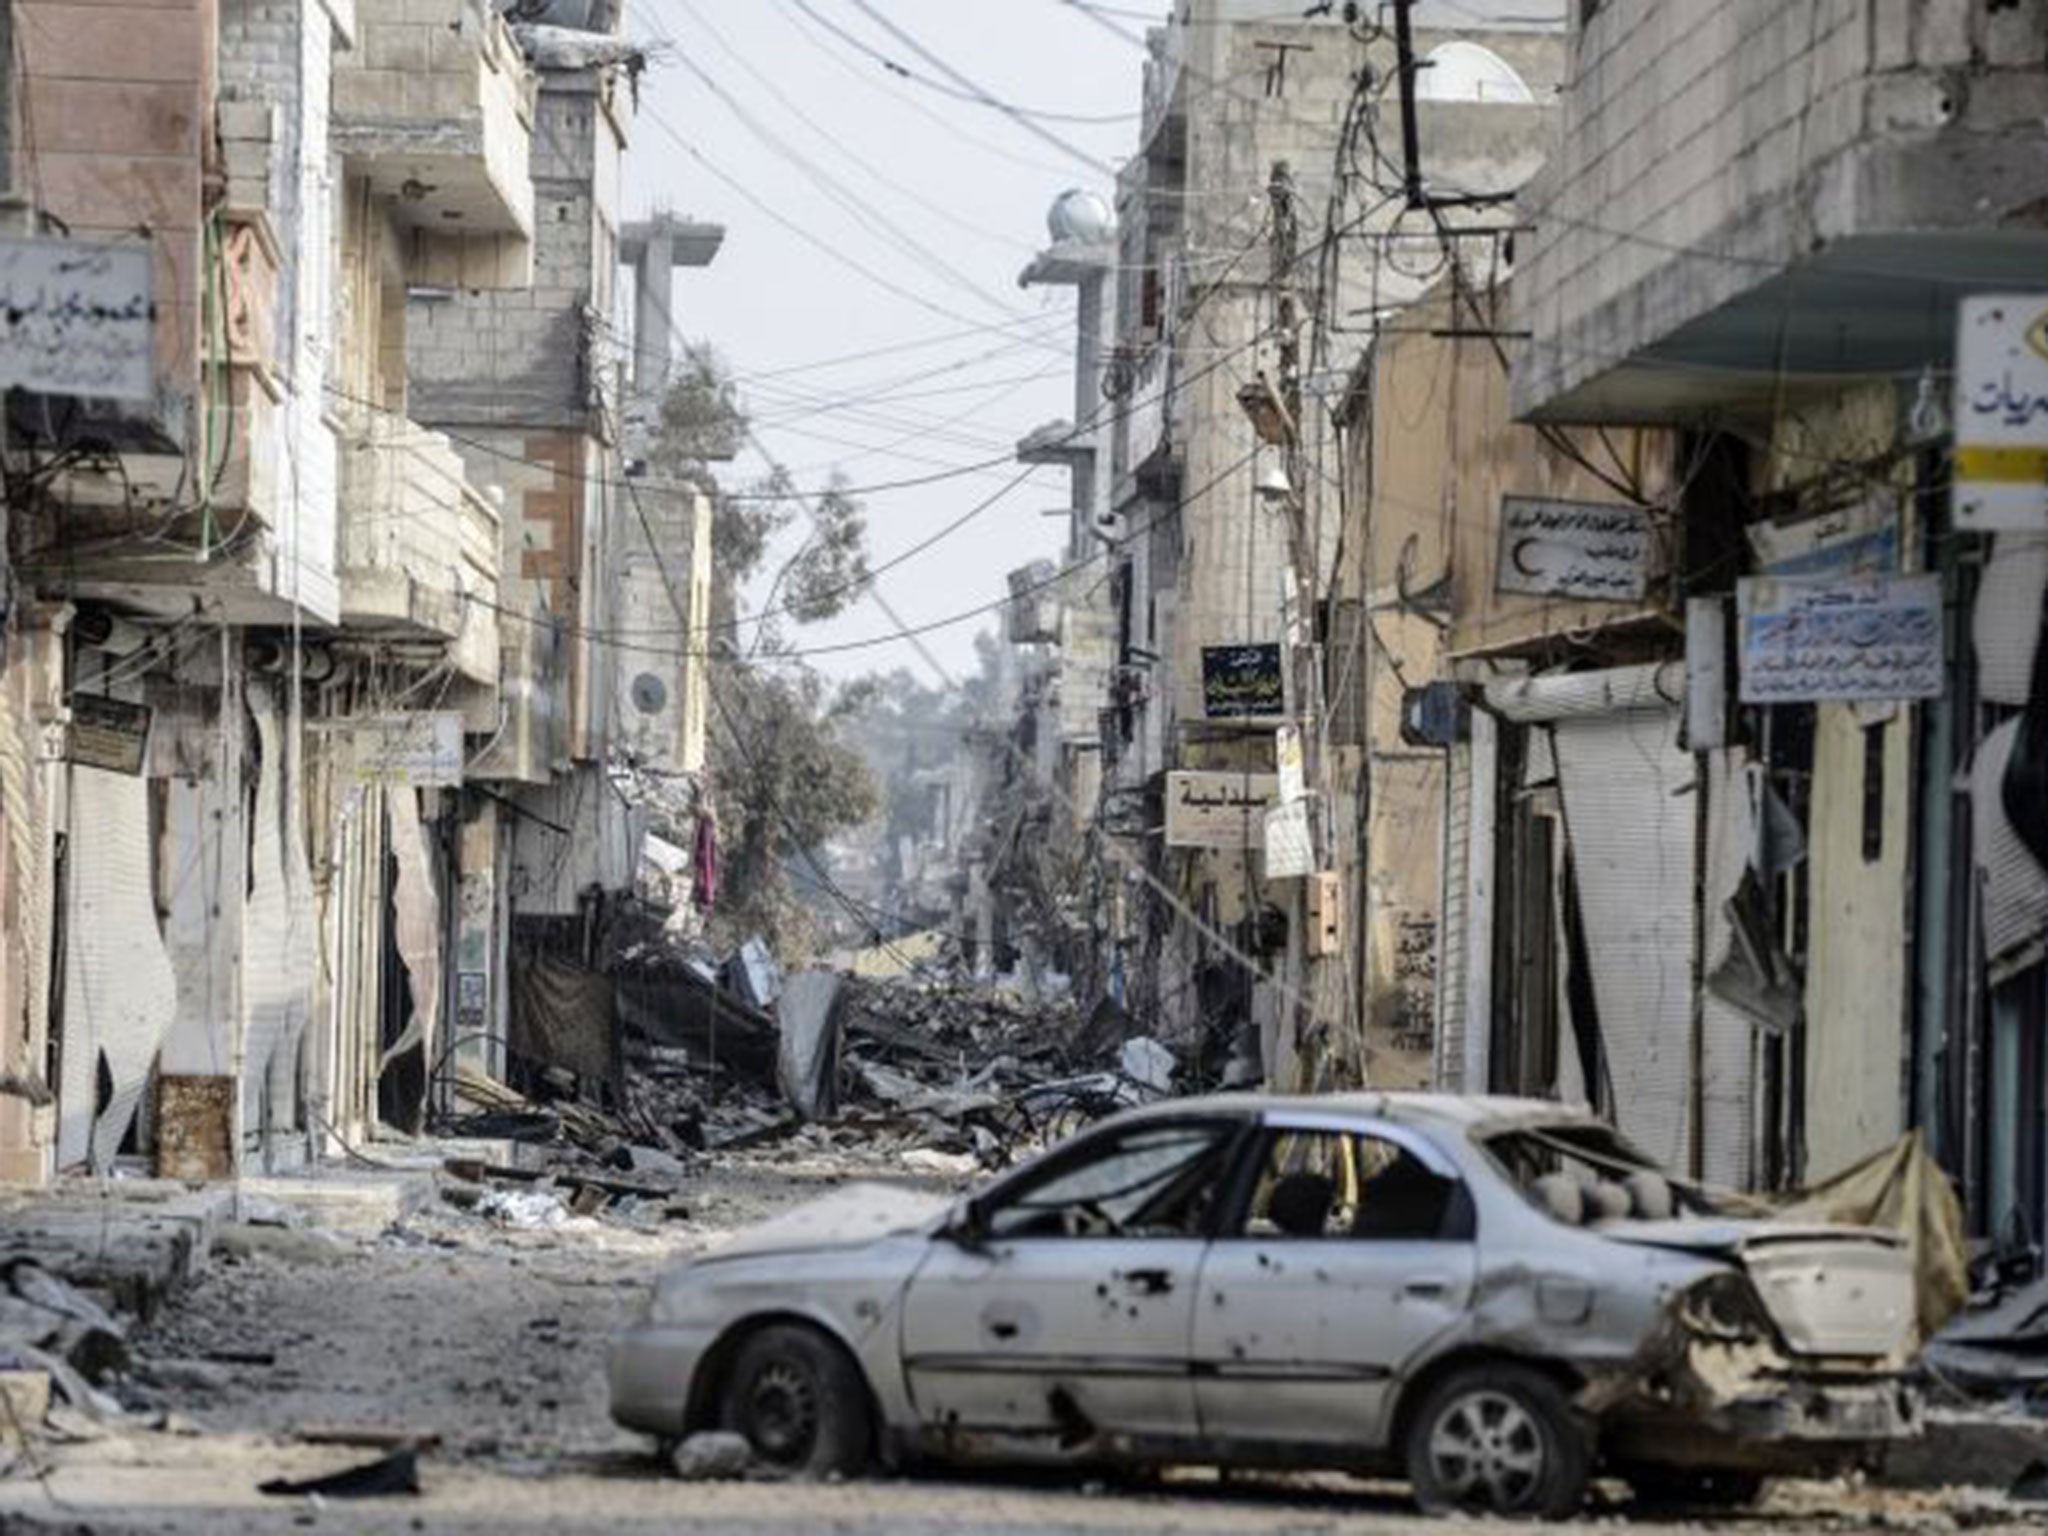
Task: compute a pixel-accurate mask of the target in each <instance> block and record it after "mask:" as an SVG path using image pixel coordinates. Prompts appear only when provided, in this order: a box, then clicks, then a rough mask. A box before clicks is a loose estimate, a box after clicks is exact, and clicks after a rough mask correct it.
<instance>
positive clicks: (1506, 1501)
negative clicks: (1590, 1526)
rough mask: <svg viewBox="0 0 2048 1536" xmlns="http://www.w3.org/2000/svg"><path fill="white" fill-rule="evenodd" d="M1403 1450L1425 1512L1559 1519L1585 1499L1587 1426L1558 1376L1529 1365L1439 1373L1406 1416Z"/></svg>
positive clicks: (1475, 1367)
mask: <svg viewBox="0 0 2048 1536" xmlns="http://www.w3.org/2000/svg"><path fill="white" fill-rule="evenodd" d="M1403 1449H1404V1454H1405V1456H1406V1460H1407V1470H1408V1479H1409V1481H1410V1482H1411V1483H1413V1484H1414V1487H1415V1497H1416V1501H1417V1502H1418V1503H1420V1504H1421V1505H1422V1507H1423V1509H1424V1510H1426V1511H1427V1512H1429V1513H1430V1514H1449V1513H1452V1512H1455V1511H1479V1512H1485V1513H1489V1514H1495V1515H1508V1516H1523V1517H1534V1518H1538V1519H1545V1520H1561V1519H1563V1518H1565V1517H1566V1516H1568V1515H1570V1514H1573V1513H1574V1512H1576V1511H1577V1509H1578V1507H1579V1505H1580V1503H1581V1502H1582V1501H1583V1499H1584V1498H1585V1494H1586V1478H1587V1474H1588V1467H1589V1464H1590V1461H1591V1448H1590V1446H1589V1445H1588V1443H1587V1435H1586V1431H1585V1428H1584V1427H1583V1426H1582V1425H1581V1424H1580V1422H1579V1420H1578V1417H1577V1416H1576V1415H1575V1414H1574V1413H1573V1411H1572V1406H1571V1404H1570V1403H1569V1402H1568V1401H1567V1400H1566V1399H1565V1395H1564V1393H1563V1392H1562V1391H1560V1390H1559V1389H1558V1386H1557V1384H1556V1383H1555V1382H1553V1381H1551V1380H1550V1378H1548V1377H1547V1376H1544V1375H1543V1374H1542V1373H1541V1372H1538V1371H1533V1370H1530V1369H1529V1368H1528V1367H1526V1366H1520V1365H1514V1364H1510V1363H1508V1362H1501V1363H1499V1364H1494V1365H1484V1366H1467V1367H1465V1368H1463V1369H1461V1370H1457V1371H1454V1372H1452V1373H1451V1374H1450V1375H1448V1376H1446V1377H1445V1378H1444V1379H1443V1380H1442V1381H1440V1382H1438V1383H1437V1384H1436V1386H1435V1387H1434V1388H1433V1389H1432V1390H1431V1391H1430V1394H1429V1396H1428V1397H1427V1398H1425V1399H1424V1400H1423V1404H1422V1408H1421V1410H1420V1411H1419V1412H1418V1413H1417V1414H1416V1415H1415V1417H1414V1419H1413V1420H1411V1421H1410V1423H1409V1427H1408V1438H1407V1443H1406V1445H1405V1446H1404V1448H1403Z"/></svg>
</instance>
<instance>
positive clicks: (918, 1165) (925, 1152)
mask: <svg viewBox="0 0 2048 1536" xmlns="http://www.w3.org/2000/svg"><path fill="white" fill-rule="evenodd" d="M903 1166H904V1167H906V1168H908V1169H910V1170H911V1171H912V1172H913V1173H929V1174H934V1175H936V1176H938V1177H940V1178H946V1179H971V1178H973V1177H974V1176H975V1175H976V1174H978V1173H980V1172H981V1163H980V1160H979V1159H977V1158H973V1157H970V1156H968V1155H967V1154H965V1153H956V1152H934V1151H933V1150H932V1149H931V1148H930V1147H912V1148H911V1149H910V1150H909V1151H908V1152H905V1153H904V1154H903Z"/></svg>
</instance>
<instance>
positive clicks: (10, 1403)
mask: <svg viewBox="0 0 2048 1536" xmlns="http://www.w3.org/2000/svg"><path fill="white" fill-rule="evenodd" d="M49 1412H50V1373H49V1372H48V1371H10V1370H0V1445H5V1444H7V1443H8V1442H10V1441H16V1442H18V1441H20V1440H23V1439H25V1438H27V1436H28V1435H29V1434H31V1433H33V1432H34V1430H35V1427H36V1426H38V1425H40V1424H41V1423H42V1422H43V1420H44V1418H46V1417H47V1416H48V1414H49Z"/></svg>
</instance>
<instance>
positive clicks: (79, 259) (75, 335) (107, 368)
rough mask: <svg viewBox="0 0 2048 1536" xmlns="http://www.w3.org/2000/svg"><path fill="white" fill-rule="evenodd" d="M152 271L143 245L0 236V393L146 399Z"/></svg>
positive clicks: (150, 379)
mask: <svg viewBox="0 0 2048 1536" xmlns="http://www.w3.org/2000/svg"><path fill="white" fill-rule="evenodd" d="M155 273H156V264H155V257H154V256H153V255H152V253H151V251H150V248H149V247H148V246H146V245H93V244H88V243H86V242H84V241H80V240H55V239H39V240H24V239H12V238H0V386H5V387H7V388H9V389H29V390H34V391H36V392H37V393H39V394H47V395H80V396H85V397H87V398H91V399H99V400H149V399H152V398H154V397H155V394H156V369H155V363H154V345H153V342H154V332H155V321H156V306H155V304H154V303H153V301H152V298H151V290H152V287H153V284H154V281H155Z"/></svg>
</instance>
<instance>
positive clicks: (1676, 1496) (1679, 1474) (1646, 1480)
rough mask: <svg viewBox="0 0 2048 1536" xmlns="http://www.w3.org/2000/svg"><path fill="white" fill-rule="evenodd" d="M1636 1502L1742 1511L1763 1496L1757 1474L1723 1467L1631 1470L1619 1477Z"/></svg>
mask: <svg viewBox="0 0 2048 1536" xmlns="http://www.w3.org/2000/svg"><path fill="white" fill-rule="evenodd" d="M1622 1475H1623V1476H1624V1477H1626V1478H1627V1479H1628V1485H1629V1487H1630V1488H1631V1489H1633V1490H1634V1492H1635V1496H1636V1502H1637V1503H1638V1504H1642V1505H1645V1506H1647V1507H1649V1508H1653V1509H1681V1508H1692V1509H1742V1508H1744V1507H1746V1506H1748V1505H1751V1504H1754V1503H1756V1501H1757V1500H1758V1499H1760V1498H1762V1497H1763V1491H1764V1488H1765V1485H1766V1484H1767V1483H1768V1482H1769V1479H1768V1478H1766V1477H1765V1476H1764V1475H1763V1474H1762V1473H1761V1472H1735V1471H1729V1470H1726V1469H1723V1468H1701V1467H1631V1468H1630V1469H1628V1470H1627V1471H1626V1472H1624V1473H1623V1474H1622Z"/></svg>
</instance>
